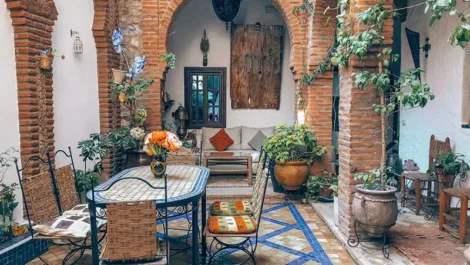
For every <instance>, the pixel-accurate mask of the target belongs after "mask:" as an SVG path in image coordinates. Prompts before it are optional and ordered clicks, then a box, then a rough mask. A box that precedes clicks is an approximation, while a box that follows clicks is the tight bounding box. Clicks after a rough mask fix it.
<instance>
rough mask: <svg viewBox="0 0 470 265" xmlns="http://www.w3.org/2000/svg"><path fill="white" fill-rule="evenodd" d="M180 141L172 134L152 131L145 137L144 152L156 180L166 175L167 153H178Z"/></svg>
mask: <svg viewBox="0 0 470 265" xmlns="http://www.w3.org/2000/svg"><path fill="white" fill-rule="evenodd" d="M181 145H182V143H181V141H180V140H179V139H178V136H176V135H175V134H174V133H172V132H168V131H154V132H151V133H149V134H147V135H146V136H145V139H144V151H145V152H146V153H147V154H148V155H149V156H150V157H151V158H152V161H151V162H150V170H151V171H152V174H153V175H154V176H155V177H156V178H162V177H163V176H164V175H165V173H166V157H167V156H168V152H178V151H179V150H180V148H181Z"/></svg>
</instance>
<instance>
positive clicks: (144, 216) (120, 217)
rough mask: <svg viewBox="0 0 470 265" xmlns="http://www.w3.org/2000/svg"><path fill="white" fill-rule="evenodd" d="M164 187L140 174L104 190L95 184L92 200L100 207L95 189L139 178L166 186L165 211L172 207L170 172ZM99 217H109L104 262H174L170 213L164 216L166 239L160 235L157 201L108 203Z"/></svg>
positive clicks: (103, 253) (101, 258)
mask: <svg viewBox="0 0 470 265" xmlns="http://www.w3.org/2000/svg"><path fill="white" fill-rule="evenodd" d="M164 178H165V184H164V186H163V187H155V186H152V185H151V184H150V183H148V182H147V181H145V180H143V179H141V178H136V177H124V178H120V179H118V180H117V181H115V182H113V183H112V184H111V185H109V186H107V187H106V188H104V189H102V190H96V189H95V188H94V187H93V185H92V190H91V194H92V199H91V201H90V203H91V204H92V207H93V208H96V201H95V193H97V192H103V191H107V190H110V189H111V188H112V187H113V186H114V185H115V184H116V183H118V182H121V181H124V180H139V181H142V182H144V183H146V184H147V185H148V186H150V187H151V188H152V189H164V190H165V192H164V194H165V203H164V205H165V206H164V209H159V210H160V211H162V212H165V213H166V212H167V209H168V191H167V175H166V174H165V176H164ZM97 218H98V219H107V221H108V223H107V228H108V231H107V239H106V244H105V247H104V249H103V251H101V257H100V260H101V261H102V263H101V264H123V263H124V264H129V263H136V262H138V264H170V263H169V250H170V245H169V242H168V240H167V238H168V217H167V216H166V215H165V216H164V218H162V219H160V221H161V222H162V223H163V230H164V231H163V232H164V238H165V239H164V240H158V239H157V225H156V221H157V211H156V205H155V202H153V201H132V202H115V203H108V204H107V205H106V212H105V214H104V215H101V216H97Z"/></svg>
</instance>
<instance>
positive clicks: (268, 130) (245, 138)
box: [241, 126, 276, 150]
mask: <svg viewBox="0 0 470 265" xmlns="http://www.w3.org/2000/svg"><path fill="white" fill-rule="evenodd" d="M274 128H276V127H274V126H273V127H265V128H251V127H245V126H242V130H241V131H242V141H241V142H242V143H241V149H243V150H253V148H252V147H251V146H250V145H249V144H248V143H249V142H250V141H251V139H253V137H255V135H256V133H257V132H258V131H261V132H262V133H263V134H264V135H266V137H268V138H269V137H271V136H272V135H273V134H274Z"/></svg>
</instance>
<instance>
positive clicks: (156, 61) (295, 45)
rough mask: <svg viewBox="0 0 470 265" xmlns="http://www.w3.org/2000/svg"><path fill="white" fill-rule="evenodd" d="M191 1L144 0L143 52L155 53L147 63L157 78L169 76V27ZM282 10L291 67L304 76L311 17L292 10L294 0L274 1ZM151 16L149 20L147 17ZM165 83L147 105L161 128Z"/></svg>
mask: <svg viewBox="0 0 470 265" xmlns="http://www.w3.org/2000/svg"><path fill="white" fill-rule="evenodd" d="M189 1H190V0H170V1H165V2H162V1H160V0H142V14H143V21H144V23H142V48H143V54H147V55H151V56H152V60H150V61H149V62H148V64H147V68H146V72H147V75H148V76H149V77H151V78H154V79H155V80H162V79H164V78H165V68H166V64H165V62H164V61H163V60H161V59H160V58H158V55H159V54H164V53H166V52H167V49H168V46H167V43H168V30H169V29H170V26H171V23H172V21H173V20H174V18H175V17H176V15H177V14H178V13H179V11H180V10H181V9H182V8H183V7H184V5H185V4H186V3H187V2H189ZM270 1H271V3H272V4H273V5H274V6H275V7H276V9H277V10H278V11H279V13H280V14H281V15H282V17H283V18H284V21H285V23H286V25H287V28H288V31H289V36H290V41H291V53H290V68H291V71H292V73H293V74H294V79H296V80H298V79H300V78H301V77H302V76H303V74H304V69H305V68H306V67H305V65H306V64H307V61H306V59H305V56H306V48H307V29H308V17H307V15H306V14H305V13H302V12H300V13H299V14H295V15H294V14H293V13H292V10H293V8H294V7H296V6H297V5H298V3H297V2H295V1H291V0H270ZM146 18H148V19H146ZM161 85H162V84H161V82H156V84H155V85H154V86H153V87H152V88H150V89H149V90H147V95H146V108H147V111H148V112H149V113H152V116H151V117H149V118H148V122H149V125H150V129H157V128H160V127H161V119H162V116H161V104H160V102H161Z"/></svg>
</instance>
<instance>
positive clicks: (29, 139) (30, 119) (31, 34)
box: [5, 0, 58, 176]
mask: <svg viewBox="0 0 470 265" xmlns="http://www.w3.org/2000/svg"><path fill="white" fill-rule="evenodd" d="M5 1H6V3H7V8H8V9H9V10H10V16H11V19H12V25H13V32H14V35H15V36H14V39H15V58H16V79H17V82H18V112H19V117H18V119H19V131H20V149H21V150H20V151H21V160H22V162H25V161H26V160H27V159H28V158H29V157H31V156H34V155H38V156H41V157H43V158H45V154H46V153H47V152H53V151H54V132H53V131H54V114H53V113H54V108H53V104H52V94H53V89H52V70H43V69H40V68H39V52H40V51H42V50H47V49H49V48H51V44H52V41H51V39H52V30H53V29H52V27H53V26H54V21H55V20H56V19H57V15H58V14H57V9H56V7H55V5H54V1H52V0H42V1H39V0H38V1H34V0H5ZM28 168H31V170H28V171H25V172H24V176H31V175H34V174H37V173H39V172H40V171H41V170H42V169H46V168H43V167H40V166H39V164H38V163H37V162H35V163H32V164H30V165H29V166H28Z"/></svg>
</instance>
